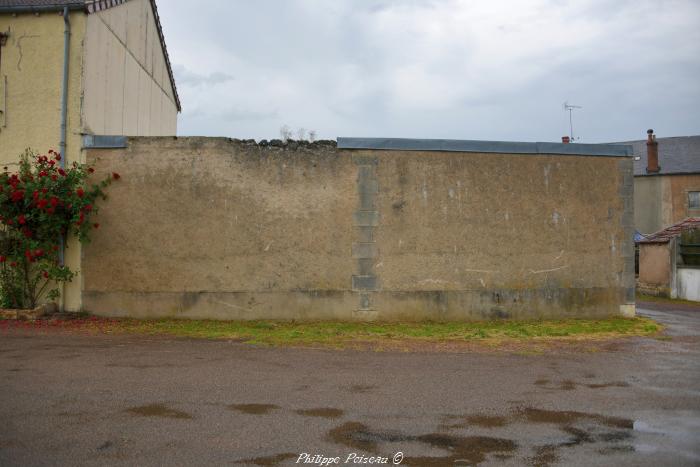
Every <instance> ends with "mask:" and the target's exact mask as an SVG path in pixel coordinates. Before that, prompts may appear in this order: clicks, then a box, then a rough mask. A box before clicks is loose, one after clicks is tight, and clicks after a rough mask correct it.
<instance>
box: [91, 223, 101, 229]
mask: <svg viewBox="0 0 700 467" xmlns="http://www.w3.org/2000/svg"><path fill="white" fill-rule="evenodd" d="M92 226H93V227H94V228H96V229H99V228H100V224H98V223H97V222H95V223H94V224H93V225H92Z"/></svg>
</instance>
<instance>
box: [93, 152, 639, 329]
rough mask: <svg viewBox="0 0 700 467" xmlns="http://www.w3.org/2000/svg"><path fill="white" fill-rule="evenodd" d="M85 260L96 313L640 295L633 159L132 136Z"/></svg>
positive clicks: (394, 311) (557, 311)
mask: <svg viewBox="0 0 700 467" xmlns="http://www.w3.org/2000/svg"><path fill="white" fill-rule="evenodd" d="M87 157H88V159H89V160H90V161H94V163H95V166H96V168H97V170H98V173H100V172H110V171H116V172H119V173H120V174H122V180H120V182H119V183H116V184H113V185H112V186H111V187H110V190H109V193H110V198H109V200H108V201H107V202H106V203H105V204H104V209H103V211H102V212H101V213H100V219H99V222H100V223H101V224H102V226H101V228H100V229H99V230H98V231H97V232H96V235H95V237H94V241H93V242H92V243H91V244H90V245H89V246H87V247H86V248H85V250H84V256H83V267H82V269H83V281H84V282H83V303H84V307H85V309H86V310H88V311H91V312H95V313H98V314H104V315H129V316H138V317H145V316H150V317H153V316H177V317H200V318H203V317H206V318H217V319H260V318H274V319H301V320H303V319H306V320H312V319H313V320H315V319H381V320H425V319H430V320H465V319H491V318H501V317H510V318H517V319H527V318H538V317H573V316H606V315H618V314H620V313H621V311H622V310H628V309H629V307H628V306H626V305H628V304H631V303H633V302H634V251H633V244H632V242H631V240H632V235H631V234H632V228H633V218H632V161H631V159H630V158H627V157H590V156H562V155H533V154H493V153H491V154H483V153H467V152H451V153H448V152H437V151H429V152H421V151H378V150H343V149H337V148H336V146H335V143H332V142H319V143H313V144H301V145H298V144H297V143H291V144H288V145H284V146H283V145H279V146H269V145H266V146H261V145H258V144H256V143H255V142H252V141H250V142H240V141H232V140H227V139H222V138H180V139H175V138H129V140H128V147H126V148H123V149H91V150H89V151H88V153H87Z"/></svg>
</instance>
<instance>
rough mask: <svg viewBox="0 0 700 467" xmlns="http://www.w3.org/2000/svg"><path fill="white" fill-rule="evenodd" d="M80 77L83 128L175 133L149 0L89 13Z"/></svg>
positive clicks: (130, 133) (172, 107)
mask: <svg viewBox="0 0 700 467" xmlns="http://www.w3.org/2000/svg"><path fill="white" fill-rule="evenodd" d="M83 82H84V85H83V104H82V126H83V130H84V131H85V132H87V133H93V134H103V135H128V136H167V135H175V134H176V132H177V105H176V103H175V94H174V91H173V88H172V85H171V83H170V76H169V74H168V71H167V65H166V61H165V56H164V54H163V50H162V47H161V43H160V38H159V37H158V27H157V25H156V22H155V18H154V15H153V11H152V9H151V3H150V1H149V0H131V1H128V2H126V3H124V4H122V5H119V6H116V7H112V8H109V9H107V10H104V11H100V12H97V13H93V14H91V15H88V18H87V32H86V36H85V66H84V70H83Z"/></svg>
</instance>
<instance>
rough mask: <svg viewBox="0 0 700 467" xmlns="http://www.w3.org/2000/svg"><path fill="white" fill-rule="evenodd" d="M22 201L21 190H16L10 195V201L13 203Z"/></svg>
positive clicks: (22, 193) (22, 194)
mask: <svg viewBox="0 0 700 467" xmlns="http://www.w3.org/2000/svg"><path fill="white" fill-rule="evenodd" d="M23 199H24V192H23V191H22V190H17V191H15V192H13V193H12V201H14V202H15V203H16V202H18V201H22V200H23Z"/></svg>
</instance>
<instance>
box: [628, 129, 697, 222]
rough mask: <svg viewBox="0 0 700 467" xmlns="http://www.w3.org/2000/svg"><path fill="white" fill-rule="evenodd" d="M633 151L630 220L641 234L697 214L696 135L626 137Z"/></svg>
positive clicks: (649, 134)
mask: <svg viewBox="0 0 700 467" xmlns="http://www.w3.org/2000/svg"><path fill="white" fill-rule="evenodd" d="M625 144H630V145H632V147H633V151H634V156H635V157H634V223H635V228H636V229H637V231H639V232H641V233H642V234H651V233H654V232H658V231H659V230H662V229H664V228H666V227H668V226H670V225H673V224H676V223H678V222H681V221H682V220H684V219H686V218H689V217H700V136H680V137H672V138H658V139H657V138H656V137H655V135H654V134H653V130H649V131H648V137H647V140H642V141H629V142H626V143H625Z"/></svg>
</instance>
